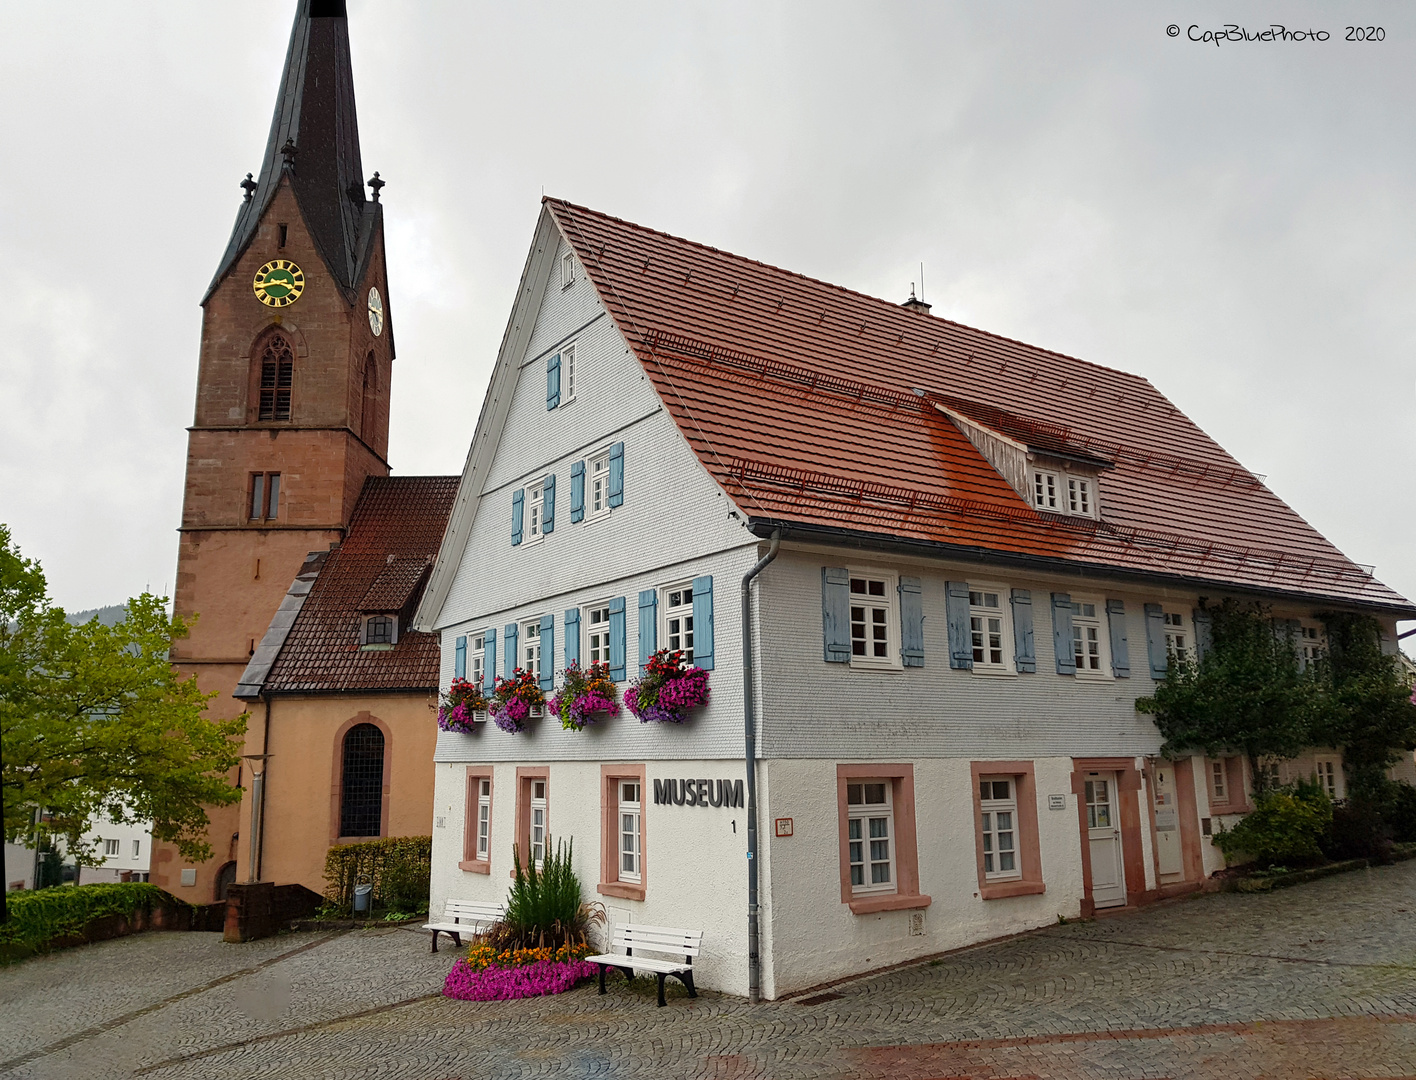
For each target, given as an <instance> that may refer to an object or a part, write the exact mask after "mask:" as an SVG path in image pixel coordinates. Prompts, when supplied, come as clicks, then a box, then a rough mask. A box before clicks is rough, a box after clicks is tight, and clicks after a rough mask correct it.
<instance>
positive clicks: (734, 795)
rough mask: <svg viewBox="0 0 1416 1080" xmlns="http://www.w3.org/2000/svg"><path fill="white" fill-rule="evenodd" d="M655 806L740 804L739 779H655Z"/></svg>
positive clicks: (732, 805)
mask: <svg viewBox="0 0 1416 1080" xmlns="http://www.w3.org/2000/svg"><path fill="white" fill-rule="evenodd" d="M654 805H655V806H670V805H673V806H726V807H729V808H731V807H735V806H742V805H743V802H742V781H741V780H690V779H685V780H655V781H654Z"/></svg>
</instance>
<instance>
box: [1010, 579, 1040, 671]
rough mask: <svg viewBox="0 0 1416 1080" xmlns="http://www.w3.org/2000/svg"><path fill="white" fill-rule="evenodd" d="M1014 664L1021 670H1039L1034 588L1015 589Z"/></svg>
mask: <svg viewBox="0 0 1416 1080" xmlns="http://www.w3.org/2000/svg"><path fill="white" fill-rule="evenodd" d="M1013 666H1014V667H1016V668H1017V669H1018V671H1020V672H1035V671H1037V647H1036V646H1035V645H1034V644H1033V612H1032V590H1030V589H1014V590H1013Z"/></svg>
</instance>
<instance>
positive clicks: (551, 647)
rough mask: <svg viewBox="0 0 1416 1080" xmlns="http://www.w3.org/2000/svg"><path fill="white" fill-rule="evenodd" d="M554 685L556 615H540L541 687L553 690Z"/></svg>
mask: <svg viewBox="0 0 1416 1080" xmlns="http://www.w3.org/2000/svg"><path fill="white" fill-rule="evenodd" d="M555 685H556V617H555V616H554V615H542V616H541V689H542V690H553V689H555Z"/></svg>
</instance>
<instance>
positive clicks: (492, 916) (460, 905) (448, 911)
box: [423, 900, 506, 952]
mask: <svg viewBox="0 0 1416 1080" xmlns="http://www.w3.org/2000/svg"><path fill="white" fill-rule="evenodd" d="M505 912H506V905H504V904H503V903H502V902H501V901H500V900H493V901H490V902H487V901H482V900H449V901H448V902H447V906H446V907H444V908H443V918H442V922H430V923H428V924H426V925H425V926H424V927H423V929H424V930H431V931H432V932H433V952H437V951H438V935H439V934H446V935H447V936H448V937H450V938H452V943H453V944H454V945H461V944H462V935H463V934H483V933H486V932H487V930H489V929H490V928H491V927H492V925H493V924H494V923H499V922H501V919H502V915H503V914H505Z"/></svg>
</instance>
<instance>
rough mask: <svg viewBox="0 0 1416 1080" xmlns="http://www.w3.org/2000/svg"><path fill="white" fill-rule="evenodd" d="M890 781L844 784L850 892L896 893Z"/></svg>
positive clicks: (893, 815) (859, 781)
mask: <svg viewBox="0 0 1416 1080" xmlns="http://www.w3.org/2000/svg"><path fill="white" fill-rule="evenodd" d="M890 789H891V784H890V781H889V780H853V781H851V782H850V783H848V784H847V785H846V830H847V831H846V842H847V844H848V846H849V849H850V863H851V892H853V893H871V892H894V891H895V888H896V886H895V811H894V807H893V805H892V799H891V793H890Z"/></svg>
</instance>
